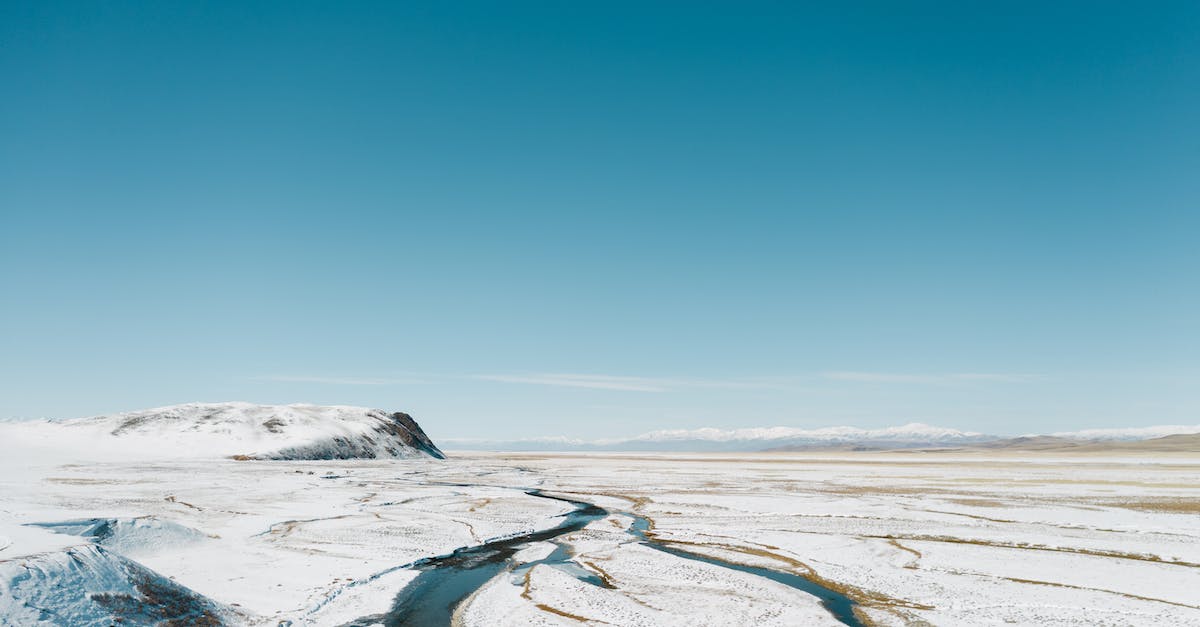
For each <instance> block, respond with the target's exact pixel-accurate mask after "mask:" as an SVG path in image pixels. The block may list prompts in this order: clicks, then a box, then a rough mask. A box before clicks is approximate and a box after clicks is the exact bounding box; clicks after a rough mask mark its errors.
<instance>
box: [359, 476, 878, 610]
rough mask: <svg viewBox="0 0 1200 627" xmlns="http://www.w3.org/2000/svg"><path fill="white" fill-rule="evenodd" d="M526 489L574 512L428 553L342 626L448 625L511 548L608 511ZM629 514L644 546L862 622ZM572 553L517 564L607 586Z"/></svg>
mask: <svg viewBox="0 0 1200 627" xmlns="http://www.w3.org/2000/svg"><path fill="white" fill-rule="evenodd" d="M526 494H529V495H530V496H536V497H539V498H544V499H552V500H555V501H562V502H564V503H570V504H571V505H574V506H575V511H572V512H569V513H567V514H565V515H563V522H562V523H560V524H559V525H557V526H555V527H552V528H550V529H544V530H542V531H534V532H532V533H527V534H523V535H520V536H516V537H513V538H507V539H504V540H496V541H493V542H488V543H486V544H481V545H478V546H471V547H463V548H460V549H458V550H456V551H454V552H453V553H451V554H449V555H444V556H441V557H431V558H427V559H424V560H421V561H419V562H417V563H416V564H414V565H413V566H412V568H413V569H414V570H418V571H420V572H421V574H420V575H418V576H417V578H416V579H414V580H413V581H412V582H411V583H409V584H408V585H407V586H405V587H404V588H403V589H402V590H401V591H400V593H399V594H398V595H397V596H396V599H395V601H394V602H393V603H392V609H391V610H389V611H388V612H387V613H385V614H375V615H371V616H364V617H362V618H359V619H357V620H354V621H351V622H349V623H346V626H347V627H368V626H370V625H380V624H382V625H386V626H387V627H399V626H406V627H432V626H438V627H440V626H442V625H449V624H450V622H451V618H452V616H453V615H454V611H455V608H457V607H458V605H459V604H460V603H461V602H462V601H463V600H464V599H466V598H467V597H469V596H471V595H472V594H474V593H475V591H476V590H479V589H480V588H481V587H483V585H484V584H486V583H487V582H488V581H490V580H491V579H492V578H493V577H495V576H496V575H498V574H500V573H502V572H504V571H506V570H509V569H510V568H512V567H513V566H514V565H513V564H512V563H511V559H510V558H511V557H512V556H513V554H514V553H516V552H517V551H519V550H521V549H523V548H525V547H526V546H528V545H530V544H533V543H535V542H545V541H549V540H553V539H554V538H557V537H558V536H561V535H565V534H568V533H572V532H575V531H578V530H580V529H582V528H584V527H585V526H587V524H588V523H590V522H592V521H593V520H599V519H602V518H604V517H606V516H608V511H607V510H605V509H603V508H601V507H599V506H597V505H594V504H592V503H587V502H585V501H575V500H571V499H566V498H562V497H557V496H550V495H547V494H543V493H542V491H541V490H527V491H526ZM628 515H629V516H632V517H633V519H634V523H633V525H632V527H631V529H630V533H631V534H632V535H633V536H634V537H636V538H637V539H638V540H639V541H640V542H642V543H643V544H645V545H646V546H649V547H651V548H654V549H657V550H659V551H662V552H664V553H668V554H670V555H674V556H676V557H680V558H683V559H689V560H695V561H699V562H704V563H706V564H712V565H715V566H720V567H723V568H729V569H732V570H737V571H741V572H744V573H750V574H752V575H758V576H760V577H765V578H767V579H770V580H772V581H776V582H779V583H782V584H784V585H786V586H790V587H792V588H796V589H798V590H803V591H804V592H807V593H809V594H811V595H813V596H816V597H817V598H819V599H821V605H822V606H824V607H825V609H826V610H828V611H829V613H830V614H831V615H832V616H833V617H834V618H835V619H837V620H838V621H840V622H841V623H843V624H845V625H850V626H851V627H861V626H862V622H860V621H859V620H858V618H857V617H856V616H855V615H854V611H853V610H854V601H852V600H850V599H849V598H848V597H846V596H845V595H843V594H841V593H840V592H837V591H836V590H831V589H829V588H826V587H824V586H821V585H819V584H817V583H814V582H812V581H809V580H808V579H805V578H804V577H801V576H800V575H795V574H792V573H785V572H781V571H776V570H771V569H769V568H759V567H755V566H744V565H742V564H736V563H733V562H726V561H724V560H720V559H716V558H713V557H709V556H706V555H700V554H698V553H691V552H689V551H684V550H681V549H678V548H675V547H673V546H671V545H669V544H666V543H663V542H660V541H658V540H656V539H654V538H653V537H651V536H649V535H648V534H647V533H646V532H647V531H648V530H649V527H650V522H649V520H647V519H646V518H643V517H641V516H637V515H635V514H628ZM570 557H571V553H570V551H569V550H567V548H566V547H565V546H563V545H559V547H558V549H556V550H555V551H554V552H553V553H551V554H550V555H549V556H547V557H546V558H543V559H541V560H538V561H536V562H533V563H530V564H524V565H521V567H520V569H522V570H523V569H526V568H530V567H531V566H532V565H533V564H549V565H553V566H555V567H557V568H563V569H565V570H567V571H568V572H570V573H571V574H572V575H574V576H575V577H576V578H578V579H580V580H582V581H586V582H588V583H591V584H593V585H598V586H605V585H606V584H605V583H604V582H603V581H601V580H600V578H599V577H596V576H594V575H591V574H590V573H587V572H586V571H584V570H583V569H582V568H580V567H578V565H576V564H575V563H574V562H571V561H570Z"/></svg>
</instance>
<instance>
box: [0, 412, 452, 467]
mask: <svg viewBox="0 0 1200 627" xmlns="http://www.w3.org/2000/svg"><path fill="white" fill-rule="evenodd" d="M0 430H2V432H0V436H4V437H6V438H9V439H12V440H14V441H17V442H20V443H23V444H25V445H27V446H31V447H35V448H56V449H79V450H82V451H87V452H88V453H89V454H90V455H91V456H93V457H96V456H102V457H103V456H120V457H125V456H129V455H134V456H138V457H143V456H148V457H172V458H183V457H190V458H195V457H236V458H246V459H360V458H366V459H374V458H414V457H434V458H438V459H441V458H442V457H444V456H443V455H442V452H441V451H440V450H438V448H437V446H435V445H434V444H433V442H432V441H430V440H429V438H428V436H426V435H425V432H424V431H422V430H421V427H420V426H419V425H418V424H417V423H416V421H414V420H413V419H412V417H411V416H409V415H408V414H404V413H401V412H394V413H388V412H384V411H382V410H378V409H369V408H366V407H351V406H329V407H323V406H317V405H302V404H296V405H254V404H250V403H236V402H235V403H188V404H185V405H172V406H169V407H158V408H155V409H147V410H143V411H136V412H126V413H120V414H113V415H108V416H94V417H91V418H79V419H75V420H65V421H57V422H55V421H38V422H25V423H7V424H3V425H0Z"/></svg>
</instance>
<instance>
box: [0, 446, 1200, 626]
mask: <svg viewBox="0 0 1200 627" xmlns="http://www.w3.org/2000/svg"><path fill="white" fill-rule="evenodd" d="M11 461H12V463H9V464H4V465H5V466H6V467H5V468H3V471H4V472H3V474H2V475H0V477H3V478H2V479H0V574H3V575H5V578H6V581H5V583H4V585H5V586H7V588H6V589H5V595H0V596H5V597H7V599H6V600H4V601H3V602H0V614H3V615H5V616H7V617H8V619H9V620H10V621H12V622H14V623H16V624H25V623H29V624H39V622H40V623H41V624H60V622H56V619H55V618H54V616H52V615H50V614H46V613H41V614H39V613H38V612H37V611H36V609H37V607H38V606H39V604H42V605H41V606H42V607H43V609H45V607H53V606H54V603H55V599H53V594H55V592H54V590H55V589H56V588H55V587H54V586H52V585H47V584H48V582H49V583H52V582H51V581H49V579H47V580H43V581H41V583H40V584H39V586H38V587H37V588H36V589H35V588H34V587H30V586H33V584H32V583H29V582H28V581H27V582H26V583H29V586H27V587H22V584H21V581H22V580H21V573H28V572H30V571H31V569H32V570H35V571H37V570H39V569H40V572H43V573H46V577H49V578H51V579H52V578H53V577H54V576H55V574H54V572H55V571H54V567H53V565H54V564H55V563H56V562H55V560H56V559H57V558H56V556H57V555H61V554H62V552H63V551H66V552H68V553H70V552H71V551H79V550H81V549H84V548H87V547H91V546H94V545H99V546H100V547H101V548H102V550H103V552H104V553H105V554H106V555H119V556H120V557H121V558H122V559H127V560H131V561H133V562H136V563H137V564H138V565H140V566H142V567H145V568H146V569H148V570H149V571H150V572H152V573H156V574H157V575H159V576H161V577H163V578H165V579H167V580H169V581H171V582H173V583H175V584H179V585H181V586H184V587H185V588H187V589H188V590H190V591H193V592H194V593H195V594H196V595H198V596H199V597H201V598H203V599H205V600H206V602H207V601H211V602H212V603H213V607H216V608H218V609H216V610H213V611H212V612H211V613H207V614H205V615H206V616H209V617H211V619H212V620H213V621H214V622H223V623H232V624H237V623H241V624H263V625H266V624H270V625H277V624H280V623H284V624H289V623H290V624H292V625H309V624H311V625H338V624H364V625H367V624H405V620H404V615H405V612H406V611H408V608H407V606H406V605H405V602H402V601H404V594H403V592H404V590H406V587H408V588H407V589H409V590H411V589H412V588H411V586H410V584H414V585H415V582H416V580H418V579H419V578H420V577H422V576H425V575H426V573H429V572H437V571H438V570H439V569H441V568H458V569H460V570H462V569H464V568H466V569H470V568H475V567H476V566H477V565H478V563H482V562H483V561H490V562H491V563H492V569H491V570H487V571H483V570H479V571H474V572H476V573H477V575H476V576H475V577H474V579H473V580H470V581H467V580H462V581H458V580H455V582H454V583H452V584H446V585H447V586H450V587H451V588H448V589H444V590H442V593H444V594H449V595H450V596H449V597H446V598H450V599H452V600H455V603H453V606H452V607H449V608H447V609H448V611H447V612H446V617H445V620H446V622H449V623H451V624H460V625H496V624H505V625H527V624H535V625H579V624H595V625H603V624H615V625H740V624H745V625H766V624H777V625H796V624H812V625H819V624H830V625H838V624H864V625H916V624H932V625H967V624H978V625H993V624H1019V625H1035V624H1037V625H1045V624H1057V625H1150V624H1153V625H1200V455H1196V454H1190V453H1155V454H1153V455H1150V454H1141V455H1123V456H1117V455H1111V454H1109V455H1106V454H1103V453H1097V452H1088V453H1078V454H1068V453H1056V454H1049V453H1038V452H974V453H967V452H959V453H937V452H905V453H867V452H864V453H835V454H830V453H826V454H822V453H754V454H640V453H639V454H617V453H609V454H600V453H593V454H577V453H571V454H526V453H520V454H517V453H510V454H502V453H476V452H470V453H467V452H460V453H455V452H450V453H449V455H448V458H447V459H445V460H434V459H408V460H386V461H385V460H345V461H255V460H248V461H234V460H224V459H222V460H186V461H162V460H159V461H154V462H149V461H129V462H124V461H112V460H109V461H103V462H89V463H82V462H66V461H62V460H59V461H52V460H47V459H45V458H40V459H33V458H25V459H20V457H19V456H18V457H17V458H15V459H13V460H11ZM0 463H2V462H0ZM583 504H589V505H593V506H595V509H594V510H591V512H590V516H589V517H588V518H586V519H576V522H577V524H576V525H574V527H577V528H568V526H567V525H566V521H569V520H571V516H573V515H578V514H579V512H580V511H581V508H582V507H583ZM81 521H82V522H81ZM97 521H99V522H101V523H104V524H105V525H107V526H106V527H105V529H106V531H105V534H97V533H95V532H92V533H90V535H89V534H88V533H83V532H81V531H80V529H81V528H82V527H81V524H83V523H90V524H93V525H94V524H95V523H97ZM38 525H41V526H38ZM56 525H57V526H56ZM71 525H74V526H71ZM84 526H86V525H84ZM93 531H94V530H93ZM538 532H542V533H541V534H540V535H538ZM506 539H507V540H510V541H511V543H510V544H509V545H505V547H503V548H504V551H503V552H500V553H497V552H495V551H493V552H492V553H489V554H487V555H486V556H482V557H481V556H480V555H474V554H470V552H469V551H468V552H467V553H462V551H463V550H464V549H463V547H485V548H486V547H487V546H491V545H495V544H496V543H497V542H498V541H503V540H506ZM456 551H457V552H458V554H459V556H458V558H455V559H451V560H449V561H446V560H445V559H444V558H445V557H446V556H454V555H455V554H456ZM439 556H441V558H442V560H441V561H439ZM485 558H486V559H485ZM702 558H709V559H702ZM471 560H475V561H471ZM464 564H466V565H465V566H464ZM771 573H776V574H779V576H776V577H774V578H772V577H767V576H764V574H771ZM784 575H787V576H791V577H793V578H794V579H785V578H783V576H784ZM84 576H85V577H86V573H85V575H84ZM468 579H470V578H468ZM799 580H802V583H803V582H808V583H809V584H811V588H810V589H807V590H806V589H805V588H803V587H797V586H796V585H791V584H789V583H788V582H789V581H799ZM34 583H36V582H34ZM75 585H76V586H77V587H79V586H82V588H83V589H88V590H92V592H91V593H92V594H94V593H97V591H99V592H103V591H102V590H100V589H101V588H103V587H104V586H105V585H111V582H110V583H109V584H106V583H105V582H103V581H101V582H95V581H92V582H88V581H82V583H77V584H75ZM89 586H91V588H89ZM447 590H448V591H447ZM822 591H823V592H822ZM70 593H71V592H70V591H66V592H64V591H62V590H59V592H58V593H57V594H70ZM37 594H41V595H43V596H42V597H38V596H37ZM823 594H824V596H822V595H823ZM45 595H50V597H46V596H45ZM459 597H461V601H458V600H457V599H458V598H459ZM834 597H836V598H834ZM439 598H440V597H439ZM66 601H69V599H59V600H58V603H59V605H60V606H62V607H67V606H69V605H70V604H69V603H66ZM409 601H411V599H410V600H409ZM839 603H840V604H841V606H842V607H841V611H840V612H839V611H838V607H837V605H838V604H839ZM81 616H82V615H81Z"/></svg>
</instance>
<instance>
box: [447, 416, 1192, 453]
mask: <svg viewBox="0 0 1200 627" xmlns="http://www.w3.org/2000/svg"><path fill="white" fill-rule="evenodd" d="M1179 434H1200V425H1191V426H1186V425H1165V426H1155V427H1138V428H1128V429H1090V430H1086V431H1075V432H1063V433H1053V434H1050V435H1044V436H1043V435H1027V436H1021V437H1018V438H1013V437H1011V436H999V435H988V434H984V433H978V432H974V431H960V430H957V429H948V428H944V427H935V426H932V425H927V424H922V423H910V424H907V425H903V426H899V427H888V428H883V429H859V428H857V427H826V428H822V429H797V428H792V427H768V428H753V429H732V430H722V429H713V428H704V429H693V430H664V431H651V432H649V433H645V434H642V435H639V436H636V437H632V438H623V439H603V440H582V439H576V438H566V437H544V438H529V439H518V440H478V439H444V440H442V445H443V446H444V447H445V448H447V449H451V450H453V449H458V450H494V451H663V452H672V451H675V452H722V451H724V452H746V451H810V450H898V449H926V448H931V449H948V448H991V449H999V448H1021V447H1023V446H1024V447H1034V446H1035V444H1036V443H1039V442H1040V443H1041V444H1042V445H1043V446H1044V447H1047V448H1049V447H1052V446H1059V447H1061V448H1068V447H1071V446H1075V445H1082V444H1084V443H1089V442H1128V441H1136V440H1148V439H1151V438H1162V437H1164V436H1173V435H1179ZM1051 443H1056V444H1053V445H1052V444H1051Z"/></svg>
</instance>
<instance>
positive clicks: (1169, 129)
mask: <svg viewBox="0 0 1200 627" xmlns="http://www.w3.org/2000/svg"><path fill="white" fill-rule="evenodd" d="M831 4H844V3H811V4H809V5H807V6H806V5H804V4H802V3H795V2H780V3H745V2H730V3H682V2H680V3H661V4H658V3H646V2H633V3H620V2H604V3H573V2H566V3H564V2H546V3H492V2H487V3H431V4H428V5H424V4H416V3H397V2H387V3H367V2H319V3H309V2H297V1H289V2H277V3H275V2H272V3H263V2H227V3H196V2H86V3H72V2H4V3H2V4H0V90H2V97H0V215H2V221H0V263H2V267H0V290H2V291H0V293H2V294H3V301H2V306H0V417H40V416H55V417H66V416H79V415H88V414H95V413H102V412H110V411H117V410H130V409H136V408H142V407H147V406H154V405H163V404H171V403H178V402H185V401H193V400H207V401H215V400H235V399H236V400H248V401H257V402H298V401H305V402H315V403H341V404H359V405H371V406H380V407H385V408H389V409H402V410H406V411H410V412H412V413H413V414H414V415H416V416H417V418H418V419H419V420H421V421H422V424H424V425H425V426H426V427H427V430H428V431H429V432H430V433H431V435H433V436H434V437H469V436H478V437H518V436H537V435H543V434H566V435H577V436H584V437H596V436H619V435H632V434H636V433H639V432H642V431H646V430H650V429H656V428H691V427H700V426H714V427H724V428H730V427H741V426H767V425H788V426H797V427H816V426H824V425H831V424H855V425H859V426H864V427H870V426H884V425H891V424H899V423H904V422H908V421H914V420H916V421H924V422H930V423H934V424H939V425H945V426H951V427H959V428H967V429H977V430H983V431H988V432H994V433H1021V432H1026V431H1047V430H1058V429H1073V428H1082V427H1103V426H1137V425H1148V424H1163V423H1180V422H1182V423H1189V424H1194V423H1197V422H1200V115H1198V113H1197V112H1200V4H1198V3H1195V2H1181V3H1165V2H1164V3H1130V2H1114V3H1105V2H1053V3H1047V2H1029V3H1022V2H994V3H974V2H971V3H963V2H928V3H926V2H911V3H894V2H880V3H859V4H855V5H853V6H847V7H841V8H833V7H830V6H829V5H831Z"/></svg>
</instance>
